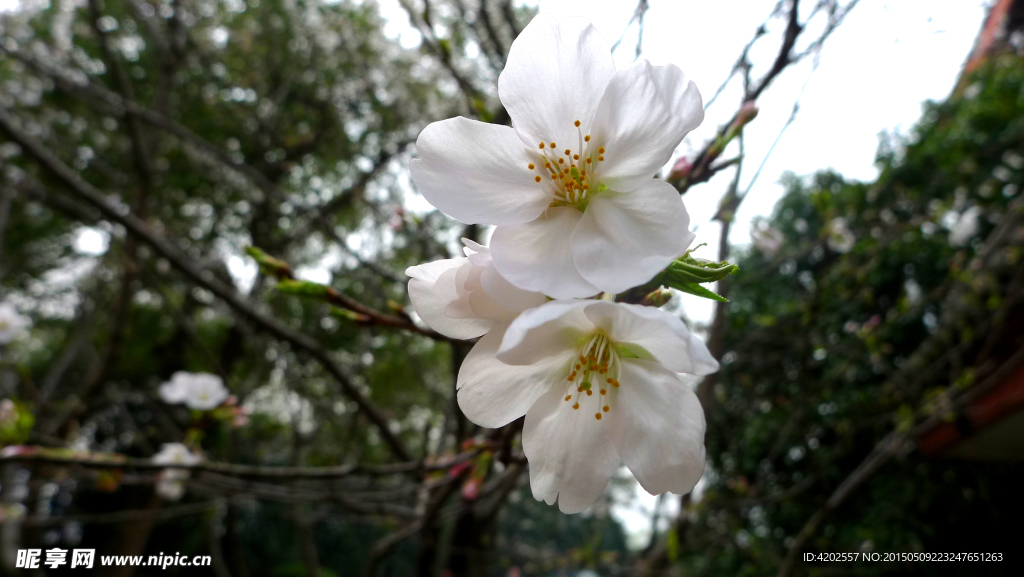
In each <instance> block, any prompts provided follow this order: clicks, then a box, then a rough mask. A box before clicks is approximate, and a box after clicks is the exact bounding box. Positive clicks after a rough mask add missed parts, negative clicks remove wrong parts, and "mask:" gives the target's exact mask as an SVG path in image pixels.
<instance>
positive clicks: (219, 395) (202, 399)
mask: <svg viewBox="0 0 1024 577" xmlns="http://www.w3.org/2000/svg"><path fill="white" fill-rule="evenodd" d="M192 379H193V380H192V384H191V387H190V389H189V394H188V397H187V398H186V399H185V405H186V406H187V407H188V408H190V409H195V410H198V411H209V410H211V409H215V408H217V407H218V406H219V405H220V404H221V403H223V402H224V401H225V399H227V398H228V395H229V392H228V389H227V387H225V386H224V381H223V380H222V379H221V378H220V377H218V376H217V375H211V374H210V373H198V374H195V375H192Z"/></svg>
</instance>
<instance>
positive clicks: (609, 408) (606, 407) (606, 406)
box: [601, 405, 612, 413]
mask: <svg viewBox="0 0 1024 577" xmlns="http://www.w3.org/2000/svg"><path fill="white" fill-rule="evenodd" d="M601 410H602V411H604V412H606V413H607V412H608V411H610V410H612V408H611V407H609V406H608V405H605V406H603V407H601Z"/></svg>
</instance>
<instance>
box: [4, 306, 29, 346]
mask: <svg viewBox="0 0 1024 577" xmlns="http://www.w3.org/2000/svg"><path fill="white" fill-rule="evenodd" d="M30 324H31V321H29V320H28V318H27V317H24V316H22V315H20V314H18V311H17V309H15V308H14V305H12V304H10V303H0V345H6V344H7V343H9V342H11V341H13V340H14V339H16V338H18V335H20V334H21V333H22V332H23V331H24V330H25V329H26V328H28V327H29V325H30Z"/></svg>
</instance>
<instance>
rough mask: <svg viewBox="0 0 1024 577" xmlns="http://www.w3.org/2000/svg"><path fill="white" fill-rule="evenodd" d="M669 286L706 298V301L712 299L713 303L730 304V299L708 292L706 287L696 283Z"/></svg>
mask: <svg viewBox="0 0 1024 577" xmlns="http://www.w3.org/2000/svg"><path fill="white" fill-rule="evenodd" d="M669 286H671V287H672V288H674V289H679V290H681V291H683V292H684V293H689V294H692V295H696V296H699V297H703V298H706V299H711V300H713V301H718V302H720V303H727V302H729V299H727V298H725V297H723V296H720V295H717V294H715V293H713V292H711V291H710V290H708V289H706V288H704V287H702V286H700V285H699V284H696V283H683V284H679V285H675V284H673V285H669Z"/></svg>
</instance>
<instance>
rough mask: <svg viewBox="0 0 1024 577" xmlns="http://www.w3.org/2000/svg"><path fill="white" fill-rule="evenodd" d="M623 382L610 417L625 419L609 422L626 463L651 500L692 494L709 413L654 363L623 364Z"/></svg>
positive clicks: (676, 378) (701, 461)
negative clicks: (706, 417) (657, 497)
mask: <svg viewBox="0 0 1024 577" xmlns="http://www.w3.org/2000/svg"><path fill="white" fill-rule="evenodd" d="M619 382H620V383H622V386H620V387H619V388H618V389H617V392H615V393H613V395H612V397H611V399H610V400H609V403H610V404H611V412H610V413H608V415H609V416H611V415H614V414H615V413H616V412H618V413H620V414H619V415H617V417H616V418H615V419H610V422H611V423H613V424H614V425H615V427H616V434H615V435H614V437H615V446H616V448H617V450H618V453H619V455H621V456H622V460H623V462H625V464H626V466H627V467H629V470H630V471H632V473H633V476H635V477H636V480H637V481H639V482H640V485H641V486H642V487H643V488H644V489H645V490H646V491H647V492H648V493H650V494H652V495H658V494H661V493H665V492H671V493H675V494H677V495H683V494H685V493H689V492H690V491H691V490H692V489H693V486H694V485H696V484H697V481H699V480H700V477H701V475H702V474H703V472H704V430H705V423H704V409H702V408H701V406H700V401H698V400H697V395H695V394H694V393H693V391H692V390H691V389H690V387H688V386H687V385H686V383H684V382H682V381H681V380H680V379H679V376H678V375H676V374H675V373H673V372H671V371H669V370H668V369H666V368H664V367H662V366H661V365H659V364H658V363H655V362H653V361H642V360H637V359H626V360H624V361H623V363H622V370H621V372H620V374H619ZM527 419H529V417H527ZM527 422H529V421H527Z"/></svg>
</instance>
